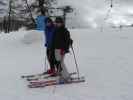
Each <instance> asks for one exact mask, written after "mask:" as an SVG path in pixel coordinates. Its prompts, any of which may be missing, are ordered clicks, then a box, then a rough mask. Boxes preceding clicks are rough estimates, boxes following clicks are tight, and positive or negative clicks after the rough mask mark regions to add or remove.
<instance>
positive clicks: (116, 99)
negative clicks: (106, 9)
mask: <svg viewBox="0 0 133 100" xmlns="http://www.w3.org/2000/svg"><path fill="white" fill-rule="evenodd" d="M132 32H133V29H123V30H119V29H106V30H104V31H103V32H101V31H100V30H99V29H95V30H94V29H84V30H83V29H82V30H81V29H75V30H71V34H72V38H73V39H74V49H75V53H76V56H77V61H78V64H79V69H80V73H81V75H85V77H86V83H81V84H72V85H65V86H56V87H54V86H51V87H47V88H42V89H28V88H27V87H26V82H25V81H23V80H22V79H21V78H20V76H21V75H23V74H30V73H39V72H42V71H43V70H45V68H44V65H45V64H44V60H45V48H44V47H43V45H44V44H43V41H44V40H43V32H37V31H18V32H13V33H11V34H0V60H1V61H0V69H1V70H0V79H1V81H0V99H1V100H132V99H133V95H132V92H133V80H132V75H133V68H132V66H133V62H132V59H133V53H132V51H133V34H132ZM73 61H74V60H73V56H72V54H68V55H67V56H66V65H67V66H68V69H69V71H74V70H75V65H74V62H73Z"/></svg>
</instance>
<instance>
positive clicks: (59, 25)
mask: <svg viewBox="0 0 133 100" xmlns="http://www.w3.org/2000/svg"><path fill="white" fill-rule="evenodd" d="M55 25H56V27H62V26H63V23H61V22H55Z"/></svg>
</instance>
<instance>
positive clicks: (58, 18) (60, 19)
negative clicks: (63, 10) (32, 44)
mask: <svg viewBox="0 0 133 100" xmlns="http://www.w3.org/2000/svg"><path fill="white" fill-rule="evenodd" d="M55 22H57V23H58V22H59V23H64V20H63V18H62V17H56V19H55Z"/></svg>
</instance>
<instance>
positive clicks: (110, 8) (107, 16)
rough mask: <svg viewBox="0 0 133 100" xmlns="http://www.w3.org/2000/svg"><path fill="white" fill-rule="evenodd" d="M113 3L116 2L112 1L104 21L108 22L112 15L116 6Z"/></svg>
mask: <svg viewBox="0 0 133 100" xmlns="http://www.w3.org/2000/svg"><path fill="white" fill-rule="evenodd" d="M113 3H114V1H113V0H110V7H109V9H108V11H107V14H106V16H105V18H104V20H107V19H108V18H109V15H110V13H111V11H112V9H113V7H114V4H113Z"/></svg>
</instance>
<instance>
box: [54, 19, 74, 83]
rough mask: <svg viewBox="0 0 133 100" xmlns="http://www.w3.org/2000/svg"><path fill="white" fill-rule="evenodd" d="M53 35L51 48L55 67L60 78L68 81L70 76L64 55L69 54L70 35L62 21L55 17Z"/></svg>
mask: <svg viewBox="0 0 133 100" xmlns="http://www.w3.org/2000/svg"><path fill="white" fill-rule="evenodd" d="M55 25H56V29H55V33H54V39H53V44H52V45H53V48H54V53H55V60H56V67H57V70H58V73H59V74H60V75H61V78H62V79H63V80H65V81H68V80H69V79H70V74H69V72H68V70H67V68H66V66H65V64H64V57H65V54H66V53H68V52H69V47H70V45H72V39H71V38H70V33H69V31H68V30H67V28H66V27H65V24H64V20H63V19H62V18H61V17H57V18H56V20H55Z"/></svg>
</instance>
